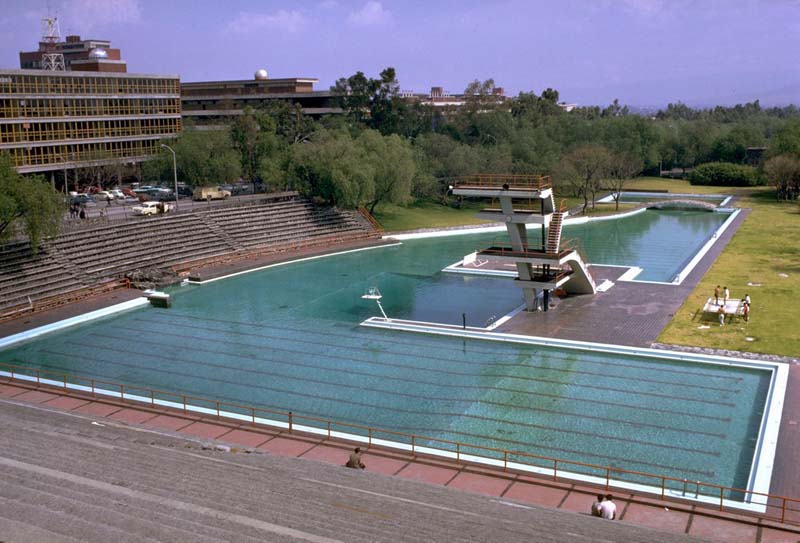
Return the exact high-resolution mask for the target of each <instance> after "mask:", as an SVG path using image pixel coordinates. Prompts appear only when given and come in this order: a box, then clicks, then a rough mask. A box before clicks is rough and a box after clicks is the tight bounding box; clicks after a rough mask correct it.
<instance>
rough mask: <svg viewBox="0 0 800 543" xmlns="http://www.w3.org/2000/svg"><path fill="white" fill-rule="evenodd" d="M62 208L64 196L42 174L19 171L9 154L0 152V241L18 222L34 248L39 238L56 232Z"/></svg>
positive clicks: (63, 206)
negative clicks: (28, 173)
mask: <svg viewBox="0 0 800 543" xmlns="http://www.w3.org/2000/svg"><path fill="white" fill-rule="evenodd" d="M65 208H66V204H65V203H64V199H63V196H62V195H61V194H59V193H58V192H56V191H55V190H54V189H53V187H52V186H51V185H50V184H49V183H46V182H45V180H44V178H43V177H41V176H38V175H35V176H29V177H27V178H26V177H23V176H21V175H19V174H18V173H17V172H16V171H15V170H14V166H13V162H12V160H11V157H10V156H9V155H8V154H6V153H0V242H6V241H8V240H9V239H10V237H11V236H12V234H13V233H14V230H15V226H17V225H19V226H20V228H21V230H22V231H23V232H24V233H25V234H27V236H28V240H29V241H30V244H31V249H32V250H33V251H34V253H35V252H37V250H38V248H39V244H40V242H41V240H42V239H44V238H47V237H51V236H55V235H56V234H58V230H59V226H60V225H61V219H62V218H63V216H64V210H65Z"/></svg>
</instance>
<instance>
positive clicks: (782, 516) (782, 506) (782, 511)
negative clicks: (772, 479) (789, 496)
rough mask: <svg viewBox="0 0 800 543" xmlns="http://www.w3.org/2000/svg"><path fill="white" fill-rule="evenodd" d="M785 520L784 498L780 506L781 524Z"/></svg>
mask: <svg viewBox="0 0 800 543" xmlns="http://www.w3.org/2000/svg"><path fill="white" fill-rule="evenodd" d="M785 519H786V497H785V496H784V498H783V504H782V505H781V524H783V521H784V520H785Z"/></svg>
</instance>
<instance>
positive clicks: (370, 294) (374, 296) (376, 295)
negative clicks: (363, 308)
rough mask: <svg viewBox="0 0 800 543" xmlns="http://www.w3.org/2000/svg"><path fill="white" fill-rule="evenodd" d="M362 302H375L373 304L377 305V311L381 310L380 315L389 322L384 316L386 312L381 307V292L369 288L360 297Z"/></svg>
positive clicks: (376, 288) (375, 288) (374, 288)
mask: <svg viewBox="0 0 800 543" xmlns="http://www.w3.org/2000/svg"><path fill="white" fill-rule="evenodd" d="M361 298H362V299H364V300H375V303H377V304H378V309H380V310H381V315H383V318H384V319H386V320H389V317H387V316H386V311H384V310H383V306H382V305H381V298H383V294H381V291H380V290H378V287H369V288H368V289H367V292H366V293H365V294H364V295H362V296H361Z"/></svg>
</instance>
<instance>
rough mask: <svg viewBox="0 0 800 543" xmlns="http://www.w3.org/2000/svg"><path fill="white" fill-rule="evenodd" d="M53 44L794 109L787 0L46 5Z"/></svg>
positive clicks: (186, 66) (31, 43)
mask: <svg viewBox="0 0 800 543" xmlns="http://www.w3.org/2000/svg"><path fill="white" fill-rule="evenodd" d="M47 4H48V2H47V1H46V0H0V6H2V8H3V9H2V10H0V67H2V68H18V67H19V59H18V56H17V55H18V52H19V51H20V50H23V49H25V50H31V49H35V48H36V44H37V41H38V38H39V36H40V34H41V29H40V18H41V17H42V16H43V15H44V14H45V13H46V12H47ZM49 5H50V9H51V12H54V13H56V14H57V15H58V17H59V20H60V23H61V33H62V36H64V35H66V34H67V33H79V34H80V35H81V36H83V37H86V38H102V39H110V40H111V42H112V46H114V47H119V48H120V49H122V52H123V58H125V60H127V62H128V70H129V71H131V72H143V73H172V74H179V75H180V77H181V79H182V80H184V81H202V80H220V79H249V78H250V77H252V73H253V72H254V71H255V70H256V69H257V68H259V67H265V68H267V70H268V71H269V73H270V76H271V77H316V78H319V83H318V84H317V88H319V89H325V88H327V87H329V86H330V85H331V84H332V83H333V81H334V80H335V79H337V78H338V77H340V76H344V75H350V74H352V73H354V72H355V71H357V70H361V71H363V72H365V73H366V74H368V75H371V76H377V74H378V72H379V71H380V70H381V69H382V68H384V67H386V66H394V67H395V68H396V69H397V74H398V78H399V80H400V85H401V88H402V89H404V90H405V89H408V90H414V91H417V92H426V91H427V90H429V88H430V87H431V86H433V85H437V86H443V87H445V89H447V90H449V91H450V92H453V93H456V92H461V91H463V89H464V87H465V86H466V85H467V83H469V82H470V81H471V80H473V79H475V78H478V79H486V78H489V77H492V78H494V80H495V82H496V84H497V85H499V86H503V87H505V88H506V92H507V93H509V94H516V93H518V92H520V91H528V90H533V91H535V92H536V93H537V94H538V93H540V92H541V90H542V89H544V88H546V87H554V88H556V89H558V90H559V91H560V92H561V97H562V99H563V100H565V101H568V102H578V103H580V104H606V103H608V102H610V101H611V100H613V99H614V98H619V99H620V101H621V102H623V103H627V104H632V105H662V104H666V103H667V102H670V101H678V100H681V101H684V102H686V103H689V104H695V105H697V104H699V105H708V104H716V103H722V104H731V103H738V102H745V101H749V100H753V99H755V98H760V99H761V101H762V103H765V104H774V103H777V104H785V103H795V104H800V64H798V63H799V62H800V0H724V1H714V0H707V1H706V0H694V1H691V0H555V1H554V0H549V1H539V0H531V1H522V0H508V1H497V2H489V1H473V0H458V1H455V0H426V1H415V0H407V1H401V0H316V1H301V0H297V1H294V2H292V1H271V0H263V1H254V0H250V1H246V0H224V1H214V0H194V1H191V0H49Z"/></svg>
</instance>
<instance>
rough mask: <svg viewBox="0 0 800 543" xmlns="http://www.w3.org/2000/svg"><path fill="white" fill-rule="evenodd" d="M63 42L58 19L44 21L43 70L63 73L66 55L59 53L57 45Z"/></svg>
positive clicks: (48, 18) (47, 18)
mask: <svg viewBox="0 0 800 543" xmlns="http://www.w3.org/2000/svg"><path fill="white" fill-rule="evenodd" d="M60 41H61V30H60V29H59V26H58V17H50V16H49V14H48V16H47V17H45V18H43V19H42V43H44V44H45V45H44V53H42V70H50V71H53V72H63V71H65V70H66V68H65V67H64V55H63V54H62V53H60V52H59V51H58V47H57V46H56V44H57V43H59V42H60Z"/></svg>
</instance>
